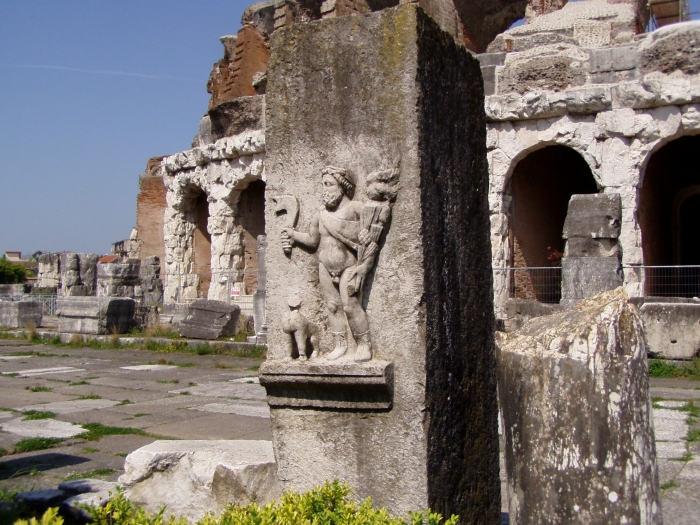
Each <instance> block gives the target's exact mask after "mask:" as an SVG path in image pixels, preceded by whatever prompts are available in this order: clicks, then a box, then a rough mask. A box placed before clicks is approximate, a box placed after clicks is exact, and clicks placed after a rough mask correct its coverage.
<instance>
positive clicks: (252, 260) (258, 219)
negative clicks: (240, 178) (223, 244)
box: [238, 180, 265, 294]
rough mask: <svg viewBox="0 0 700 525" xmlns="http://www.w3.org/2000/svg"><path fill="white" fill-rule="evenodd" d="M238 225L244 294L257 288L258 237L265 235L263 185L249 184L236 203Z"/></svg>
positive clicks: (254, 182)
mask: <svg viewBox="0 0 700 525" xmlns="http://www.w3.org/2000/svg"><path fill="white" fill-rule="evenodd" d="M238 224H239V225H240V226H241V228H242V229H243V232H242V233H243V239H242V241H243V256H244V264H245V266H244V267H243V282H244V283H245V288H246V289H245V293H247V294H252V293H255V290H256V289H257V287H258V235H265V183H264V182H263V181H261V180H256V181H253V182H251V183H250V184H249V185H248V187H247V188H246V189H245V190H243V191H242V192H241V196H240V199H239V201H238Z"/></svg>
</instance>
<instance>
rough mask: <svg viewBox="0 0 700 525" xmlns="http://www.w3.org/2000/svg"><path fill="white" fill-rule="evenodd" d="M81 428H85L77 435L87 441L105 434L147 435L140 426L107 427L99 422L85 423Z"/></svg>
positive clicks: (94, 439) (95, 439)
mask: <svg viewBox="0 0 700 525" xmlns="http://www.w3.org/2000/svg"><path fill="white" fill-rule="evenodd" d="M83 428H84V429H85V430H86V432H84V433H83V434H80V435H79V436H78V437H79V438H81V439H85V440H87V441H97V440H99V439H101V438H103V437H105V436H127V435H136V436H147V435H148V434H147V433H146V432H144V431H143V430H141V429H140V428H130V427H108V426H105V425H102V424H100V423H85V424H83Z"/></svg>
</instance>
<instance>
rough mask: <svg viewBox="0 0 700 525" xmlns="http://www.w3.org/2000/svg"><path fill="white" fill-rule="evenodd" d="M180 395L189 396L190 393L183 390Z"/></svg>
mask: <svg viewBox="0 0 700 525" xmlns="http://www.w3.org/2000/svg"><path fill="white" fill-rule="evenodd" d="M180 395H181V396H189V395H190V393H189V392H188V391H187V390H183V391H182V392H180Z"/></svg>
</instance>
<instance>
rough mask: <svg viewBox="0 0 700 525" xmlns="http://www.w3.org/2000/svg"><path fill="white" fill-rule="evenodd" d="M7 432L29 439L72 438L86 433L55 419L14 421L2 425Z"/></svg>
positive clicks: (78, 427)
mask: <svg viewBox="0 0 700 525" xmlns="http://www.w3.org/2000/svg"><path fill="white" fill-rule="evenodd" d="M0 428H2V430H3V431H5V432H10V433H12V434H15V435H17V436H23V437H28V438H63V439H65V438H70V437H75V436H77V435H78V434H82V433H83V432H85V429H83V427H81V426H78V425H73V424H71V423H66V422H65V421H57V420H55V419H35V420H30V421H22V420H21V419H13V420H11V421H5V422H3V423H2V424H0Z"/></svg>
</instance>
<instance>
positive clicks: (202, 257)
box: [193, 192, 211, 299]
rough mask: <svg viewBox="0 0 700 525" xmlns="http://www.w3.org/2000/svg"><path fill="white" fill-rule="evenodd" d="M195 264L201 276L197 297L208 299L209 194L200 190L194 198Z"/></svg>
mask: <svg viewBox="0 0 700 525" xmlns="http://www.w3.org/2000/svg"><path fill="white" fill-rule="evenodd" d="M194 223H195V230H194V238H193V243H194V264H193V270H194V272H193V273H195V274H197V275H198V276H199V286H198V287H197V297H199V298H203V299H206V298H207V294H208V293H209V285H210V284H211V234H210V233H209V230H208V229H207V226H208V224H209V202H208V201H207V194H206V193H204V192H200V193H199V195H197V197H196V199H195V200H194Z"/></svg>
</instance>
